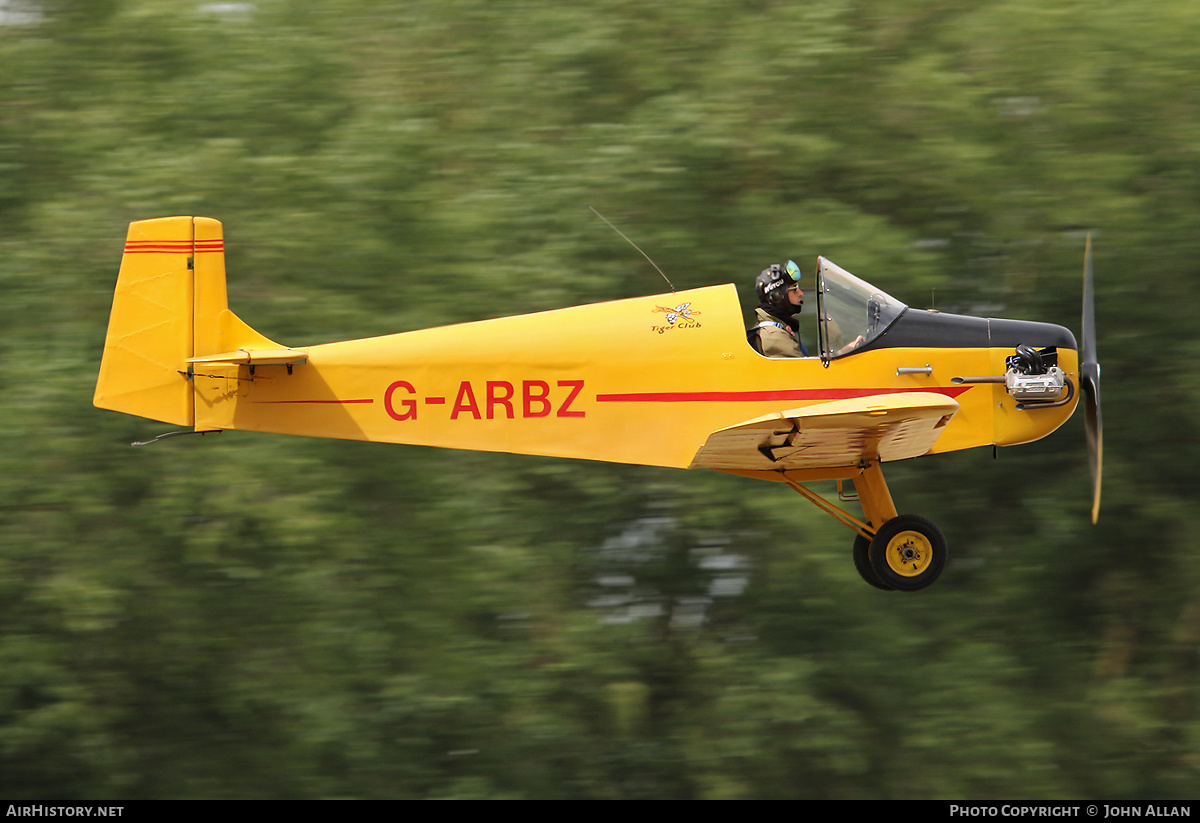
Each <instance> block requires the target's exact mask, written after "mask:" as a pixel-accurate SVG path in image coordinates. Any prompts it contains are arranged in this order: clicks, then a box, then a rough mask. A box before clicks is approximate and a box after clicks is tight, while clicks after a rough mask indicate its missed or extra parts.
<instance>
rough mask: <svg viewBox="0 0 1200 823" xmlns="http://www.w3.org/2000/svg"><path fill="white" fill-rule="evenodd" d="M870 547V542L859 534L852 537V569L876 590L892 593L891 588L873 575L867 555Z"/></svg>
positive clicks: (873, 571)
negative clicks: (856, 570)
mask: <svg viewBox="0 0 1200 823" xmlns="http://www.w3.org/2000/svg"><path fill="white" fill-rule="evenodd" d="M870 547H871V541H870V540H868V539H867V538H865V537H863V536H862V535H861V534H856V535H854V568H856V569H858V576H859V577H861V578H862V579H863V580H865V581H867V582H868V583H870V584H871V585H872V586H874V587H875V588H877V589H882V590H883V591H885V592H890V591H893V588H892V587H891V586H889V585H887V584H885V583H884V582H883V581H882V580H880V579H879V575H877V574H875V570H874V569H873V568H871V559H870V557H869V556H868V554H867V551H868V549H870Z"/></svg>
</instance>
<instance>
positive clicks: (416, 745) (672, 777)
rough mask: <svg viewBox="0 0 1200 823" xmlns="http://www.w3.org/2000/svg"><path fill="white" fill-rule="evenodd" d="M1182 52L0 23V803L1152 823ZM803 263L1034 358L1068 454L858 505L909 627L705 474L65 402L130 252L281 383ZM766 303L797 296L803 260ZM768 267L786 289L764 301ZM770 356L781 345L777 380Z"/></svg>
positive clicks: (1166, 568)
mask: <svg viewBox="0 0 1200 823" xmlns="http://www.w3.org/2000/svg"><path fill="white" fill-rule="evenodd" d="M1198 31H1200V7H1198V6H1197V5H1196V4H1195V3H1193V2H1189V0H1162V2H1159V3H1156V4H1151V5H1147V4H1144V3H1134V2H1131V1H1130V0H1116V1H1115V2H1112V3H1108V4H1102V5H1100V6H1097V5H1096V4H1091V3H1086V4H1085V3H1080V2H1061V3H1057V4H1053V6H1052V7H1047V6H1046V4H1044V3H1039V2H1033V0H982V2H975V3H966V2H961V1H960V2H956V3H951V2H944V0H888V1H887V2H883V1H882V0H809V1H808V2H803V3H784V2H773V1H772V0H742V1H741V2H738V1H737V0H707V2H694V3H675V4H670V3H644V2H634V0H587V1H586V2H573V3H569V4H567V3H561V2H550V0H528V1H527V2H521V3H516V2H490V1H489V0H438V2H432V0H408V1H406V2H384V0H312V2H305V3H293V2H285V0H254V1H253V2H238V3H200V2H197V3H193V4H180V3H177V2H167V1H166V0H106V1H105V2H95V1H94V0H45V2H37V0H8V2H5V3H0V66H2V67H3V78H4V80H3V82H2V83H0V288H2V294H3V299H2V300H0V328H2V329H3V333H2V335H0V462H2V465H3V471H0V796H5V797H10V798H17V797H31V798H33V797H41V798H49V797H54V798H59V799H69V798H95V799H100V798H121V797H124V798H135V797H609V798H628V797H708V798H718V797H719V798H740V797H805V798H816V797H855V798H938V797H944V798H964V799H965V798H996V797H1028V798H1062V797H1077V798H1092V799H1100V798H1120V797H1155V798H1175V797H1190V796H1194V794H1195V787H1196V786H1197V785H1198V783H1200V706H1198V703H1197V700H1198V698H1200V694H1198V687H1200V683H1198V680H1197V660H1198V657H1197V655H1198V653H1200V561H1198V560H1197V558H1196V554H1195V552H1193V551H1192V550H1191V547H1192V544H1193V542H1194V540H1195V538H1194V537H1191V535H1193V534H1194V533H1196V531H1197V528H1196V527H1197V526H1198V525H1200V514H1198V510H1197V507H1196V506H1195V500H1196V497H1197V490H1198V480H1200V478H1198V477H1197V473H1196V469H1195V467H1196V465H1197V464H1198V463H1200V454H1198V451H1200V446H1198V443H1197V436H1196V423H1195V418H1196V415H1195V411H1194V409H1195V407H1196V404H1197V403H1198V402H1200V372H1198V369H1197V366H1196V362H1197V361H1196V357H1195V355H1196V354H1197V353H1198V349H1200V345H1198V344H1197V342H1196V332H1197V328H1198V325H1200V324H1198V321H1197V319H1196V317H1195V309H1194V306H1195V305H1196V303H1197V297H1198V295H1197V282H1198V281H1197V273H1198V267H1200V263H1197V261H1198V260H1200V230H1198V228H1200V227H1198V226H1197V223H1198V221H1200V179H1198V177H1200V171H1198V170H1200V87H1197V85H1196V84H1195V83H1194V82H1193V81H1194V78H1195V77H1196V76H1197V75H1198V74H1200V52H1197V50H1196V48H1195V42H1196V36H1197V32H1198ZM588 203H591V204H594V205H595V206H596V207H597V208H599V209H600V210H601V211H602V212H604V213H605V214H606V215H607V216H608V217H610V219H612V220H614V221H615V222H616V223H617V224H618V225H620V226H622V227H623V228H624V229H625V230H626V232H627V233H628V234H630V235H631V236H632V237H634V238H635V239H636V240H637V242H638V243H639V245H641V246H642V247H643V248H645V249H646V250H647V251H649V252H650V254H651V255H652V256H653V257H654V258H655V260H656V261H657V262H658V264H659V265H660V266H662V267H663V269H664V270H666V271H667V272H668V273H669V274H670V275H671V276H672V278H673V279H674V280H675V283H676V285H677V286H679V287H681V288H683V287H691V286H698V285H705V284H710V283H718V282H728V281H730V280H733V281H736V282H738V283H739V284H740V285H742V287H743V291H744V290H745V286H746V285H748V283H749V282H750V280H751V278H752V277H753V275H754V274H756V273H757V272H758V271H759V270H760V269H762V268H763V267H764V266H766V265H767V264H769V263H771V262H778V261H782V260H783V259H786V258H787V257H794V258H795V259H797V260H800V261H802V266H803V267H804V268H805V269H809V268H810V267H811V265H812V263H811V261H813V260H815V256H816V255H817V254H823V255H825V256H827V257H829V258H831V259H833V260H835V261H837V262H838V263H839V264H841V265H842V266H844V267H846V268H848V269H850V270H851V271H854V272H856V273H858V274H860V275H862V276H864V277H866V278H867V279H869V280H871V281H873V282H876V283H877V284H879V285H880V286H881V287H882V288H885V289H887V290H888V291H889V292H890V293H893V294H895V295H896V296H897V297H899V298H901V299H903V300H905V301H907V302H909V303H912V304H914V305H925V304H926V300H927V298H928V299H936V302H937V305H938V307H939V308H941V309H945V310H961V311H967V312H977V313H990V314H1007V315H1008V316H1016V317H1024V318H1028V319H1041V320H1050V321H1054V322H1059V323H1064V324H1067V325H1070V326H1072V327H1077V325H1078V320H1077V318H1078V305H1079V296H1080V271H1081V263H1082V247H1083V240H1082V238H1083V235H1084V233H1085V232H1088V231H1090V232H1092V233H1093V236H1094V238H1095V245H1096V268H1097V273H1098V286H1097V288H1098V292H1097V294H1098V298H1097V300H1098V304H1097V312H1098V317H1099V324H1100V355H1101V360H1102V362H1103V363H1104V366H1105V378H1106V379H1105V401H1106V408H1105V411H1106V415H1105V417H1106V421H1107V423H1108V427H1107V428H1108V438H1107V440H1108V450H1107V455H1106V458H1107V459H1106V469H1107V482H1106V485H1105V499H1104V511H1103V514H1102V521H1101V527H1099V528H1093V527H1091V526H1090V525H1089V524H1088V523H1087V515H1086V510H1087V501H1086V498H1087V491H1086V486H1087V477H1086V475H1087V471H1086V468H1085V457H1084V449H1083V436H1082V424H1081V423H1079V421H1074V422H1073V423H1072V424H1070V425H1068V426H1067V427H1066V428H1065V429H1064V430H1063V431H1062V432H1060V433H1058V434H1056V435H1054V436H1052V437H1051V438H1049V439H1047V440H1046V441H1044V442H1043V443H1041V444H1038V445H1037V446H1035V447H1030V448H1025V449H1018V450H1013V451H1007V450H1006V451H1005V452H1004V453H1003V454H1002V455H1001V459H1000V460H999V461H992V460H991V455H990V454H983V453H967V454H958V455H948V456H944V457H939V458H931V459H928V460H923V461H920V462H919V463H916V464H911V465H910V464H903V465H898V466H895V467H893V468H892V469H891V470H890V471H889V478H890V480H891V482H892V487H893V492H894V494H895V496H896V499H897V502H898V503H899V504H900V508H901V509H902V510H910V511H916V512H920V513H923V514H926V515H928V516H930V517H933V518H934V519H936V520H939V521H940V522H941V523H942V524H943V525H944V528H945V531H946V532H947V534H948V535H949V537H950V540H951V546H952V552H953V559H952V563H951V566H950V567H949V569H948V571H947V573H946V574H945V575H944V576H943V578H942V580H941V581H939V583H938V584H937V585H936V586H935V587H934V588H932V589H930V590H928V591H925V592H922V593H919V594H917V595H912V596H902V595H892V594H885V593H882V592H878V591H876V590H874V589H871V588H869V587H867V586H866V585H865V584H863V583H862V582H861V581H860V580H859V579H858V578H857V575H856V574H855V572H854V569H853V566H852V564H851V562H850V551H849V550H850V545H851V535H850V533H849V532H848V531H846V530H845V529H842V528H841V527H839V526H837V525H836V524H834V523H832V521H828V520H827V519H826V518H824V517H823V516H822V515H820V514H819V513H817V512H816V511H815V510H812V509H811V508H809V507H807V506H806V505H804V504H803V503H802V501H801V500H800V499H799V498H798V497H796V496H795V495H794V494H792V493H791V492H789V491H788V490H787V489H783V488H774V487H768V486H767V484H760V483H754V482H751V481H743V480H739V479H736V478H731V477H726V476H720V475H715V474H714V475H698V474H692V473H686V472H670V471H662V470H654V469H646V468H636V467H625V466H608V465H595V464H583V463H579V464H576V463H567V462H564V461H555V460H545V459H536V458H527V457H512V456H506V455H480V454H467V453H459V452H449V451H433V450H427V449H420V448H405V447H387V446H376V445H370V444H360V443H343V442H327V441H319V440H304V439H298V438H286V437H267V436H258V435H252V434H243V433H236V432H234V433H226V434H223V435H221V436H220V437H218V438H213V437H206V438H204V439H203V440H201V439H200V438H196V439H195V441H194V442H188V441H186V440H185V441H171V442H167V443H163V444H159V445H156V446H154V447H152V448H146V449H141V450H130V449H129V448H128V446H127V445H126V444H128V443H129V442H130V441H132V440H140V439H145V438H147V437H149V436H153V435H154V434H158V433H159V432H160V431H161V428H162V427H161V426H157V425H156V424H153V423H149V422H147V421H142V420H136V419H133V418H129V417H124V416H120V415H116V414H112V413H109V412H103V411H99V410H96V409H94V408H92V407H91V393H92V389H93V387H94V380H95V375H96V371H97V366H98V361H99V354H100V349H101V345H102V342H103V338H104V329H105V323H106V318H107V311H108V307H109V304H110V300H111V289H112V286H113V283H114V280H115V274H116V268H117V264H118V261H119V257H120V253H121V244H122V240H123V237H124V232H125V227H126V224H127V223H128V222H129V221H131V220H135V219H143V218H149V217H157V216H164V215H169V214H199V215H206V216H211V217H215V218H218V219H220V220H222V221H223V222H224V223H225V227H226V240H227V248H228V254H227V262H228V266H229V271H230V290H231V300H232V303H233V305H234V308H235V309H236V310H237V311H238V313H239V314H240V315H242V316H243V317H245V318H246V319H247V320H249V321H250V322H251V323H252V324H253V325H255V326H256V327H258V328H259V329H260V330H261V331H263V332H264V333H265V334H267V335H269V336H271V337H273V338H275V339H279V340H281V341H282V342H284V343H289V344H294V345H303V344H306V343H313V342H323V341H326V340H332V339H341V338H346V337H359V336H367V335H372V334H383V333H389V332H394V331H402V330H405V329H411V328H418V327H424V326H429V325H436V324H442V323H449V322H460V321H467V320H473V319H478V318H484V317H489V316H498V315H505V314H511V313H516V312H524V311H534V310H540V309H548V308H556V307H560V306H565V305H571V304H575V303H580V302H587V301H596V300H604V299H612V298H620V297H627V296H631V295H636V294H645V293H653V292H657V291H660V290H661V289H662V284H661V281H660V279H659V276H658V274H657V273H656V272H654V271H653V269H651V268H650V267H649V266H647V265H646V264H645V263H644V261H642V260H641V258H640V257H639V256H638V255H637V254H636V253H635V252H634V251H633V250H632V249H630V248H629V247H627V246H626V245H625V244H624V243H623V242H622V241H621V240H620V239H619V238H617V237H615V236H614V235H613V234H612V233H611V231H610V230H609V229H608V228H607V227H605V226H604V225H603V224H602V223H600V222H599V221H598V220H596V219H595V218H594V216H592V214H591V213H590V212H589V211H588V210H587V209H586V204H588ZM803 261H809V262H807V263H804V262H803ZM810 274H811V272H810ZM809 336H810V338H811V334H810V335H809Z"/></svg>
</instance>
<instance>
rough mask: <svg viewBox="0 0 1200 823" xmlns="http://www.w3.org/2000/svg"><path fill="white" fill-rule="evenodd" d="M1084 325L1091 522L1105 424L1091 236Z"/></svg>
mask: <svg viewBox="0 0 1200 823" xmlns="http://www.w3.org/2000/svg"><path fill="white" fill-rule="evenodd" d="M1082 325H1083V329H1082V340H1081V341H1080V346H1079V383H1080V388H1081V389H1083V396H1084V402H1085V407H1084V430H1085V431H1086V433H1087V444H1088V468H1089V469H1090V470H1091V475H1092V523H1093V524H1094V523H1095V522H1096V520H1097V519H1098V518H1099V517H1100V481H1101V477H1102V472H1103V463H1104V427H1103V422H1102V420H1101V417H1100V361H1099V359H1098V358H1097V356H1096V307H1095V293H1094V291H1093V288H1092V236H1091V235H1090V234H1089V235H1088V237H1087V244H1086V246H1085V247H1084V252H1083V324H1082Z"/></svg>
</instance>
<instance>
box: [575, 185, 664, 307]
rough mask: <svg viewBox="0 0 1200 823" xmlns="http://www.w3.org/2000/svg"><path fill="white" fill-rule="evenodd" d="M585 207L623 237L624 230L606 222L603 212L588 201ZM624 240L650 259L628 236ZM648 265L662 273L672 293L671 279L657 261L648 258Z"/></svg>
mask: <svg viewBox="0 0 1200 823" xmlns="http://www.w3.org/2000/svg"><path fill="white" fill-rule="evenodd" d="M587 207H588V208H589V209H592V213H593V214H595V215H596V216H597V217H599V218H600V219H601V220H603V221H604V222H605V223H608V227H609V228H610V229H612V230H613V231H615V232H616V233H617V234H619V235H621V236H622V237H625V232H623V231H621V230H620V229H618V228H617V227H616V226H614V225H613V224H612V223H609V222H608V218H607V217H605V216H604V215H603V214H601V213H600V212H598V211H596V210H595V209H594V208H592V204H591V203H588V204H587ZM625 242H626V243H628V244H629V245H631V246H633V247H634V248H635V249H637V250H638V252H640V253H641V255H642V257H644V258H646V259H647V260H650V255H648V254H646V253H645V252H644V251H642V250H641V248H640V247H639V246H638V244H637V243H635V242H633V241H632V240H630V239H629V238H628V237H625ZM650 265H651V266H654V270H655V271H657V272H658V273H659V274H662V279H663V280H666V281H667V285H668V286H670V287H671V291H672V293H673V292H674V291H675V284H674V283H672V282H671V279H670V278H669V277H667V276H666V275H665V274H663V270H662V269H660V268H659V267H658V264H657V263H655V262H654V261H653V260H650Z"/></svg>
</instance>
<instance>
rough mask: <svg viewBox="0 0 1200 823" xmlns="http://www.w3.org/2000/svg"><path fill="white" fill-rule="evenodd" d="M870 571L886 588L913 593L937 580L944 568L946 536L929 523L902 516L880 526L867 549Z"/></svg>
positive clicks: (946, 555)
mask: <svg viewBox="0 0 1200 823" xmlns="http://www.w3.org/2000/svg"><path fill="white" fill-rule="evenodd" d="M867 555H868V557H869V559H870V563H871V569H872V570H873V571H874V572H875V574H876V576H877V577H878V578H879V580H880V581H881V582H882V583H883V584H884V585H887V586H890V587H892V588H893V589H896V590H898V591H902V592H915V591H917V590H918V589H923V588H925V587H926V586H928V585H930V584H931V583H933V581H935V580H937V579H938V576H939V575H940V574H941V573H942V570H943V569H945V568H946V560H947V559H948V558H949V551H948V550H947V547H946V536H945V535H943V534H942V530H941V529H939V528H938V527H937V526H936V525H935V524H934V523H933V522H932V521H930V520H926V519H925V518H924V517H918V516H917V515H915V514H902V515H900V516H899V517H893V518H892V519H891V520H889V521H887V522H886V523H884V524H883V528H881V529H880V530H879V531H878V533H876V535H875V539H874V540H872V541H871V545H870V547H869V548H868V550H867Z"/></svg>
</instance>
